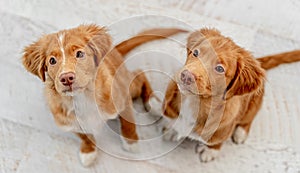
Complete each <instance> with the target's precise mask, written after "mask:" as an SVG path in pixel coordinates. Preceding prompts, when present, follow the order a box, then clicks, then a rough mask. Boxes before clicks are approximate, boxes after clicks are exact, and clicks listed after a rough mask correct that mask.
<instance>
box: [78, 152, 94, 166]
mask: <svg viewBox="0 0 300 173" xmlns="http://www.w3.org/2000/svg"><path fill="white" fill-rule="evenodd" d="M97 155H98V152H97V149H95V151H93V152H89V153H83V152H81V151H80V152H79V158H80V161H81V163H82V165H83V166H85V167H87V166H90V165H91V164H93V163H94V162H95V161H96V159H97Z"/></svg>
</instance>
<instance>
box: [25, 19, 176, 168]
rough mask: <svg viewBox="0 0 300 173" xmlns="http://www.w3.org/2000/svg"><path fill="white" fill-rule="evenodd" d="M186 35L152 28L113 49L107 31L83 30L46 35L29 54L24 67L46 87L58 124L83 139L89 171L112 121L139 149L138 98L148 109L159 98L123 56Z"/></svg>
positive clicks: (91, 27) (132, 146) (126, 140)
mask: <svg viewBox="0 0 300 173" xmlns="http://www.w3.org/2000/svg"><path fill="white" fill-rule="evenodd" d="M181 31H182V30H178V29H152V30H148V31H145V32H143V33H141V34H139V35H138V36H137V37H134V38H132V39H129V40H127V41H125V42H123V43H121V44H119V45H118V46H116V47H115V48H113V47H112V43H111V37H110V36H109V34H107V33H106V29H105V28H103V27H99V26H97V25H80V26H79V27H77V28H73V29H68V30H62V31H59V32H57V33H53V34H48V35H45V36H43V37H41V38H40V39H39V40H38V41H36V42H34V43H33V44H31V45H29V46H28V47H26V48H25V49H24V55H23V65H24V66H25V68H26V69H27V70H28V71H29V72H31V73H32V74H34V75H36V76H38V77H39V78H40V79H41V80H42V81H43V82H45V95H46V98H47V102H48V106H49V107H50V110H51V112H52V114H53V116H54V120H55V123H56V124H57V125H58V126H59V127H60V128H61V129H63V130H65V131H70V132H74V133H76V135H77V136H79V137H80V138H81V140H82V143H81V149H80V154H79V156H80V159H81V162H82V164H83V165H84V166H89V165H91V164H92V163H93V162H94V160H95V159H96V156H97V147H96V143H95V135H97V133H98V131H99V129H101V127H102V125H103V123H105V121H107V120H109V119H115V118H119V119H120V124H121V135H122V139H123V148H124V149H126V150H128V151H135V150H136V149H137V142H138V135H137V132H136V126H135V124H134V117H133V110H132V109H133V108H132V98H137V97H140V96H141V97H142V100H143V102H144V104H145V106H146V108H147V102H148V101H149V99H150V97H151V98H154V97H152V96H151V94H152V89H151V86H150V84H149V82H148V80H147V78H146V76H145V74H144V73H143V72H142V71H141V70H137V71H135V72H129V71H128V70H127V69H126V67H125V65H124V63H123V56H124V55H125V54H126V53H127V52H129V51H130V50H131V49H133V48H134V47H136V46H138V45H140V44H142V43H145V42H148V41H151V40H154V39H160V38H165V37H167V36H169V35H173V34H176V33H177V32H181Z"/></svg>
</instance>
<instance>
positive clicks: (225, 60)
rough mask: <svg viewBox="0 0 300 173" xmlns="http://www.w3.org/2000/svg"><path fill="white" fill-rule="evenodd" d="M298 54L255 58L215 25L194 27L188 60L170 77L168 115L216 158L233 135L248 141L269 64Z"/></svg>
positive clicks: (202, 154) (205, 156)
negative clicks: (216, 28)
mask: <svg viewBox="0 0 300 173" xmlns="http://www.w3.org/2000/svg"><path fill="white" fill-rule="evenodd" d="M299 60H300V51H299V50H296V51H291V52H286V53H282V54H277V55H271V56H267V57H262V58H258V59H255V58H254V57H253V56H252V55H251V53H250V52H248V51H246V50H245V49H243V48H241V47H240V46H238V45H237V44H235V43H234V42H233V41H232V40H231V39H230V38H228V37H225V36H223V35H222V34H221V33H220V32H219V31H217V30H215V29H207V28H205V29H201V30H198V31H195V32H193V33H191V34H190V36H189V37H188V40H187V59H186V62H185V65H184V67H183V68H182V69H181V70H179V72H178V73H177V74H176V75H175V77H174V78H175V80H174V81H171V82H170V83H169V85H168V88H167V91H166V94H165V98H164V101H163V106H162V108H163V113H164V115H165V116H166V117H168V119H173V121H179V122H178V123H177V124H182V126H185V128H190V129H191V132H190V133H189V134H180V133H182V131H181V130H178V129H180V128H178V127H169V128H173V131H174V134H176V136H181V137H188V138H190V139H192V140H197V141H199V142H200V143H202V145H201V147H199V145H198V147H197V149H196V151H197V153H198V154H199V158H200V160H201V161H203V162H208V161H211V160H214V159H215V158H216V157H217V153H218V151H219V150H220V148H221V146H222V143H223V142H224V141H225V140H227V139H228V138H230V137H232V139H233V141H234V142H235V143H237V144H241V143H244V142H245V140H246V138H247V136H248V133H249V129H250V126H251V123H252V121H253V119H254V117H255V115H256V114H257V112H258V111H259V109H260V107H261V105H262V99H263V94H264V81H265V70H267V69H270V68H273V67H276V66H278V65H280V64H283V63H291V62H295V61H299ZM188 100H190V101H188ZM195 100H198V101H197V102H195ZM186 119H189V121H190V120H193V123H189V124H187V123H183V121H185V122H187V121H186ZM181 121H182V122H181ZM170 131H172V130H170ZM169 136H170V135H169Z"/></svg>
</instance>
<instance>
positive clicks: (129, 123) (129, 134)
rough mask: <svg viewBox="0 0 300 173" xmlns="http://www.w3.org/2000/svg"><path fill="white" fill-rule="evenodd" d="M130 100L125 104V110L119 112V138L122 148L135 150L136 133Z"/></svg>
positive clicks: (136, 147) (136, 148)
mask: <svg viewBox="0 0 300 173" xmlns="http://www.w3.org/2000/svg"><path fill="white" fill-rule="evenodd" d="M132 110H133V108H132V102H131V101H130V104H129V105H127V106H126V108H125V110H123V111H122V112H121V113H120V116H119V118H120V124H121V139H122V142H123V148H124V149H125V150H127V151H130V152H137V151H138V150H139V147H138V139H139V138H138V134H137V131H136V125H135V120H134V117H133V111H132Z"/></svg>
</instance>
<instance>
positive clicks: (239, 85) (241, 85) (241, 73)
mask: <svg viewBox="0 0 300 173" xmlns="http://www.w3.org/2000/svg"><path fill="white" fill-rule="evenodd" d="M264 79H265V70H264V69H262V68H261V66H260V64H259V63H258V62H257V61H256V60H255V59H253V58H252V56H251V55H247V56H246V57H243V58H239V59H238V61H237V68H236V72H235V75H234V78H233V79H232V80H231V82H230V83H229V85H228V86H227V88H226V90H225V91H224V96H223V98H224V99H229V98H231V97H232V96H234V95H243V94H247V93H251V92H254V91H260V89H261V88H262V87H263V84H264Z"/></svg>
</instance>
